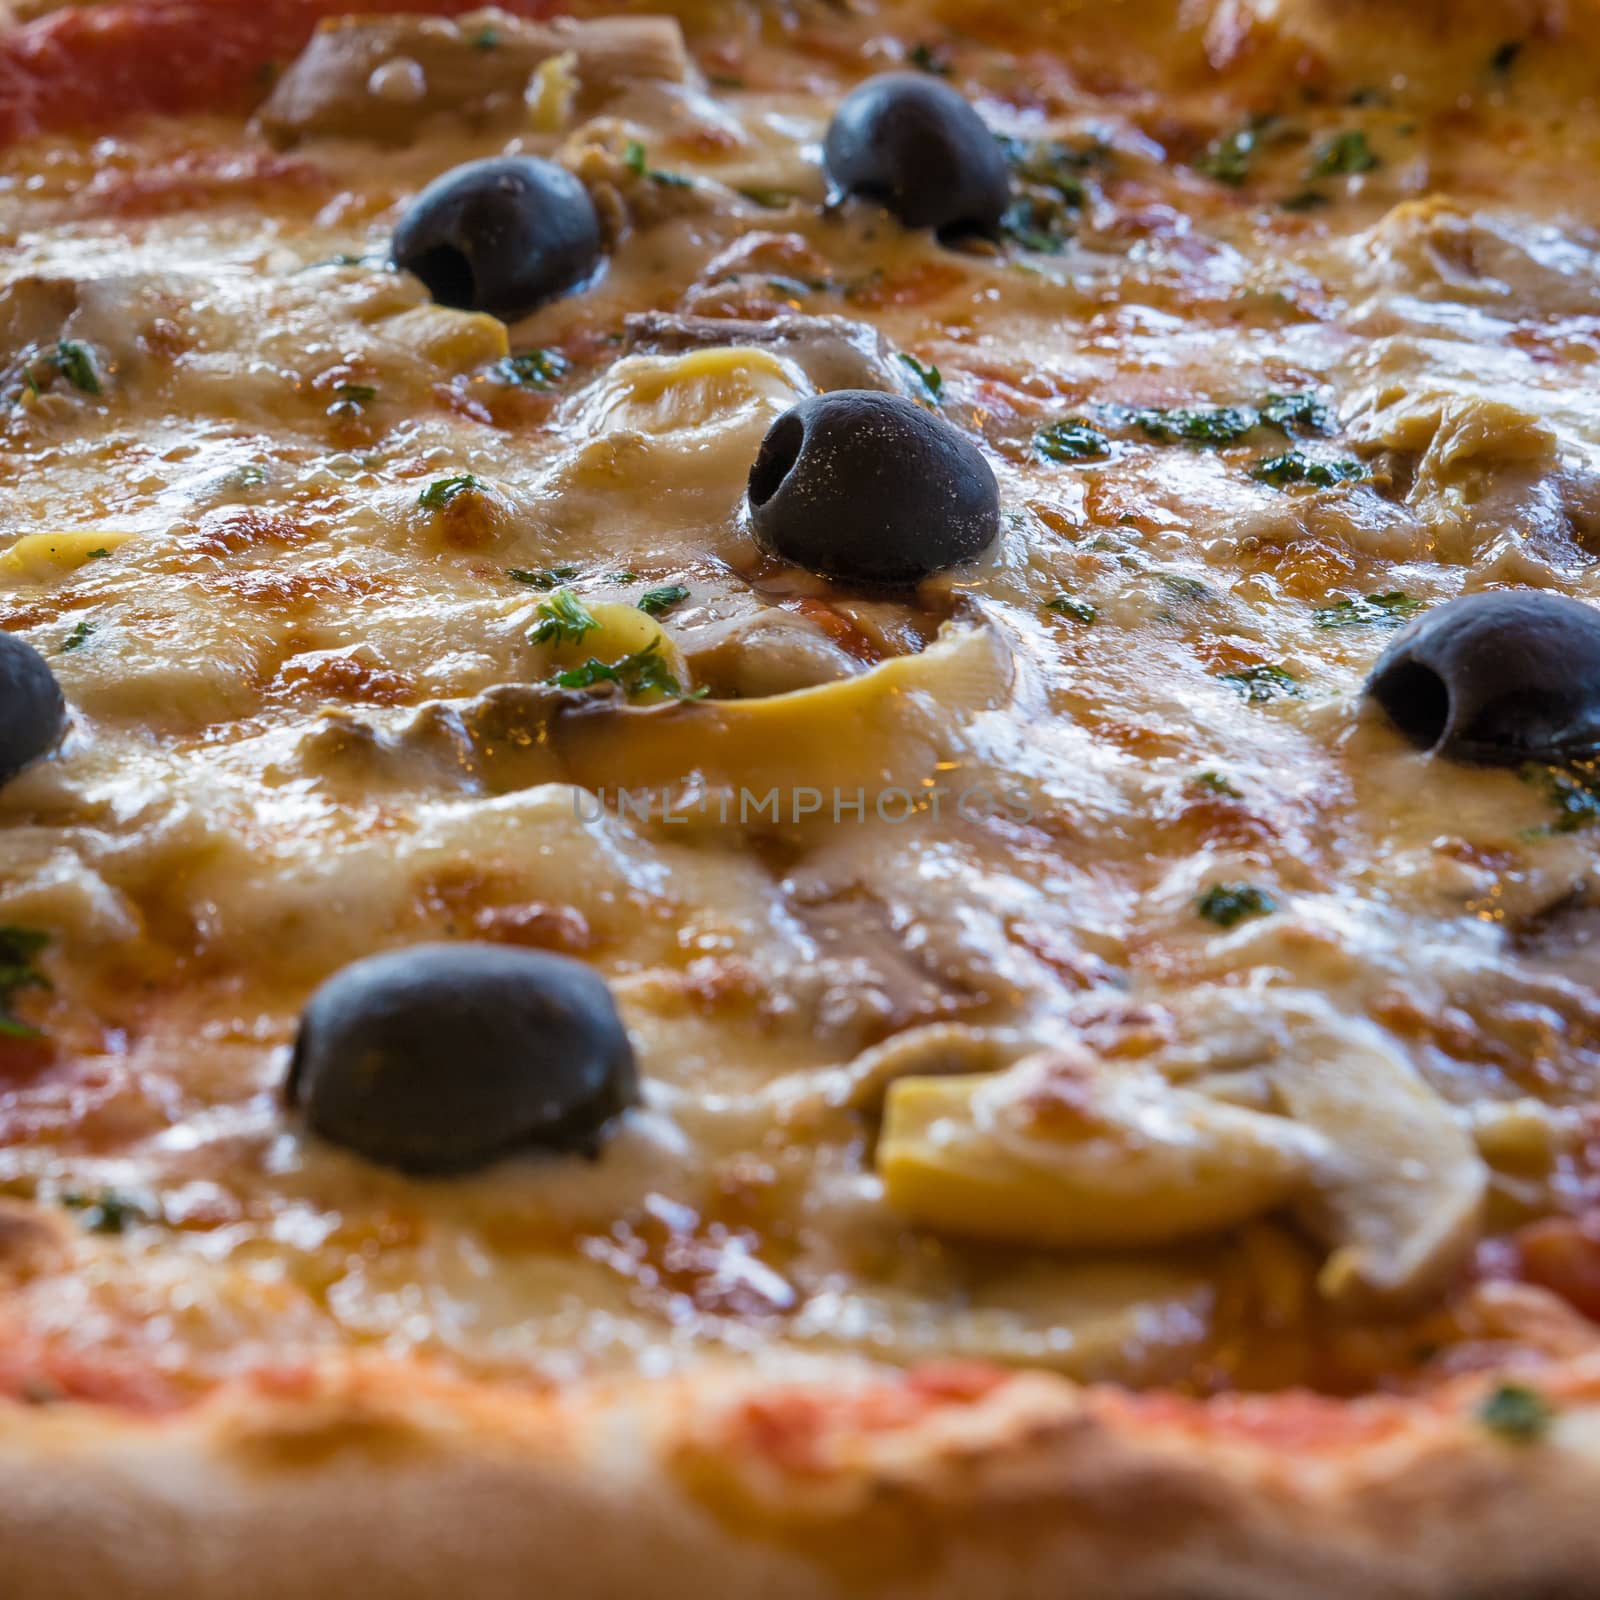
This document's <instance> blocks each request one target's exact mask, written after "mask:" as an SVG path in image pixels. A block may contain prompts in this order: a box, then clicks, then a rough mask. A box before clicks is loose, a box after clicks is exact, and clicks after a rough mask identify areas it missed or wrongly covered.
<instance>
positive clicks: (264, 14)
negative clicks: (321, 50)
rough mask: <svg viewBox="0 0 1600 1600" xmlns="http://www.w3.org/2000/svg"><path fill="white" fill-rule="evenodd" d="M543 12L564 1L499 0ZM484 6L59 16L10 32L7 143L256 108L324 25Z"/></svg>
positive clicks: (274, 4)
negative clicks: (363, 16) (356, 16)
mask: <svg viewBox="0 0 1600 1600" xmlns="http://www.w3.org/2000/svg"><path fill="white" fill-rule="evenodd" d="M497 3H498V4H499V6H500V7H501V9H503V10H506V11H510V12H514V13H515V14H517V15H518V16H524V17H544V16H548V15H550V14H551V13H552V12H555V11H558V10H560V9H561V7H560V5H559V4H558V3H557V0H497ZM482 4H483V0H377V3H373V0H367V3H365V4H363V3H362V0H247V3H246V0H241V3H237V4H229V3H227V0H211V3H207V0H150V3H146V4H136V5H116V4H111V5H100V6H92V7H89V8H88V9H86V10H81V11H80V10H73V9H68V10H63V11H55V12H51V13H50V14H49V15H47V16H44V17H40V18H39V19H38V20H37V21H35V22H30V23H27V24H25V25H24V26H22V27H19V28H13V29H12V30H10V31H9V32H7V33H5V34H3V35H0V145H5V144H13V143H15V142H16V141H17V140H19V139H25V138H28V137H29V136H30V135H32V134H36V133H63V132H69V131H79V130H90V129H95V128H103V127H107V126H110V125H111V124H113V123H116V122H120V121H122V120H124V119H127V118H131V117H135V116H139V115H143V114H158V115H167V116H183V115H193V114H196V113H201V112H224V113H225V112H238V113H244V112H248V111H249V110H251V109H252V108H253V107H254V106H255V105H257V104H258V103H259V102H260V101H261V100H262V99H263V98H264V97H265V95H266V93H267V91H268V89H269V88H270V87H271V84H272V79H273V76H274V74H275V73H276V72H278V71H280V70H281V69H282V68H283V67H285V66H287V65H288V63H289V62H290V61H292V60H293V59H294V57H295V56H296V55H298V54H299V53H300V50H301V48H302V47H303V46H304V44H305V42H306V40H307V39H309V38H310V37H311V34H312V32H313V31H314V30H315V28H316V26H317V24H318V23H319V22H321V21H322V20H323V19H324V18H327V17H338V16H348V15H350V14H351V13H352V12H362V11H371V12H379V11H381V12H386V13H398V12H423V13H428V14H431V15H438V16H453V15H455V14H457V13H458V12H463V11H471V10H475V9H477V8H479V7H480V6H481V5H482Z"/></svg>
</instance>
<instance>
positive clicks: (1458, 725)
mask: <svg viewBox="0 0 1600 1600" xmlns="http://www.w3.org/2000/svg"><path fill="white" fill-rule="evenodd" d="M1366 692H1367V693H1368V694H1369V695H1371V696H1372V698H1373V699H1374V700H1376V701H1377V703H1378V704H1379V705H1380V706H1382V707H1383V709H1384V711H1386V712H1387V713H1388V715H1389V720H1390V721H1391V722H1393V723H1394V725H1395V726H1396V727H1397V728H1398V729H1399V730H1400V732H1401V733H1403V734H1404V735H1405V736H1406V738H1408V739H1409V740H1410V741H1411V742H1412V744H1414V745H1416V746H1418V747H1419V748H1420V749H1424V750H1429V751H1432V753H1433V754H1434V755H1439V756H1448V757H1450V758H1451V759H1452V760H1455V761H1475V762H1480V763H1484V764H1486V765H1490V766H1516V765H1517V764H1518V763H1520V762H1523V761H1529V760H1562V759H1567V758H1571V757H1573V756H1580V755H1585V754H1588V753H1591V752H1593V751H1594V750H1595V749H1596V748H1600V611H1597V610H1596V609H1595V608H1594V607H1592V606H1586V605H1584V604H1583V603H1582V602H1581V601H1578V600H1569V599H1567V598H1566V596H1564V595H1559V594H1547V593H1545V592H1543V591H1542V590H1486V591H1484V592H1482V593H1479V594H1469V595H1464V596H1463V597H1462V598H1461V599H1459V600H1452V601H1451V602H1450V603H1449V604H1448V605H1443V606H1440V607H1439V609H1438V610H1437V611H1430V612H1429V613H1428V614H1427V615H1426V616H1425V617H1421V618H1419V619H1418V620H1417V621H1416V622H1413V623H1412V624H1411V625H1410V627H1408V628H1407V629H1406V630H1405V631H1404V632H1403V633H1400V634H1398V635H1396V637H1395V640H1394V642H1393V643H1392V644H1391V645H1390V646H1389V648H1388V649H1387V650H1385V651H1384V653H1383V655H1382V656H1381V657H1380V658H1379V660H1378V664H1377V666H1375V667H1374V668H1373V669H1372V675H1371V677H1369V678H1368V679H1367V686H1366Z"/></svg>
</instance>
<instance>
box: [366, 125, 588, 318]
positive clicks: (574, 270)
mask: <svg viewBox="0 0 1600 1600" xmlns="http://www.w3.org/2000/svg"><path fill="white" fill-rule="evenodd" d="M391 254H392V256H393V258H394V264H395V265H396V266H397V267H400V268H402V269H404V270H405V271H406V272H414V273H415V274H416V275H417V276H418V277H419V278H421V279H422V281H423V282H424V283H425V284H426V285H427V286H428V293H429V294H431V295H432V296H433V298H434V299H435V300H437V301H438V302H439V304H440V305H443V306H455V307H457V308H458V309H460V310H462V311H488V312H490V313H492V314H493V315H494V316H497V317H500V318H502V319H503V320H504V321H507V322H514V321H515V320H516V319H517V318H518V317H523V316H526V315H527V314H528V313H529V312H530V311H532V310H533V309H534V308H535V307H536V306H541V305H543V304H544V302H545V301H546V300H554V299H555V298H556V296H557V295H561V294H565V293H566V292H567V291H568V290H569V289H573V288H576V287H577V286H578V285H579V284H580V283H582V282H583V281H584V280H585V279H587V278H589V277H590V276H591V275H592V274H593V272H594V270H595V268H596V267H597V266H598V265H599V262H600V219H599V217H598V216H597V215H596V214H595V209H594V202H593V201H592V200H590V198H589V191H588V190H587V189H585V188H584V186H583V184H582V183H580V182H579V181H578V179H577V178H575V177H573V175H572V174H571V173H570V172H568V171H567V169H566V168H565V167H558V166H557V165H556V164H555V163H554V162H553V161H540V160H539V159H538V158H537V157H535V156H499V157H496V158H495V159H493V160H490V161H469V162H467V163H466V165H465V166H460V167H454V168H452V169H451V170H450V171H449V172H447V173H445V174H444V176H443V177H440V178H435V179H434V180H433V182H432V183H430V184H429V185H428V186H427V188H426V189H424V190H423V191H422V193H421V194H419V195H418V196H417V198H416V199H415V200H413V201H412V202H411V208H410V209H409V210H408V211H407V212H406V214H405V215H404V216H403V217H401V219H400V222H399V224H398V226H397V227H396V228H395V230H394V245H393V249H392V251H391Z"/></svg>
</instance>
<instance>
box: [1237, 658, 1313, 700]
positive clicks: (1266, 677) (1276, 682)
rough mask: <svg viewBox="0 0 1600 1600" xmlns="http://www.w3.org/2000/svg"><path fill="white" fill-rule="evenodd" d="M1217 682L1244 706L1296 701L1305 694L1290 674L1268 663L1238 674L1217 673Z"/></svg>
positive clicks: (1243, 670) (1245, 669) (1240, 671)
mask: <svg viewBox="0 0 1600 1600" xmlns="http://www.w3.org/2000/svg"><path fill="white" fill-rule="evenodd" d="M1217 682H1218V683H1225V684H1227V686H1228V687H1229V688H1230V689H1232V690H1233V691H1234V692H1235V693H1236V694H1238V695H1239V696H1241V697H1242V698H1243V700H1244V702H1245V704H1246V705H1252V706H1261V705H1265V704H1266V703H1267V702H1268V701H1269V700H1278V699H1282V698H1285V697H1287V698H1289V699H1292V700H1298V699H1300V698H1302V697H1303V696H1304V694H1305V690H1303V689H1302V688H1301V687H1300V684H1299V682H1298V681H1297V680H1296V679H1295V676H1294V674H1293V673H1291V672H1285V671H1284V669H1283V668H1282V667H1275V666H1272V665H1271V664H1270V663H1268V664H1266V665H1263V666H1259V667H1242V668H1240V670H1239V671H1238V672H1219V673H1218V674H1217Z"/></svg>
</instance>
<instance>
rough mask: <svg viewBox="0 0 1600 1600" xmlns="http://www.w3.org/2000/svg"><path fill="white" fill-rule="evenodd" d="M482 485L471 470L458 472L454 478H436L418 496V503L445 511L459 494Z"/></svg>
mask: <svg viewBox="0 0 1600 1600" xmlns="http://www.w3.org/2000/svg"><path fill="white" fill-rule="evenodd" d="M482 487H483V485H482V484H481V483H480V482H479V481H478V480H477V479H476V478H475V477H473V475H472V474H471V473H470V472H458V473H456V475H455V476H454V477H452V478H435V479H434V481H433V482H432V483H430V484H429V485H428V487H427V488H426V489H424V490H423V491H422V493H421V494H419V495H418V496H417V504H418V505H419V506H422V507H423V508H424V509H426V510H428V511H443V510H444V508H445V507H446V506H447V505H449V504H450V503H451V502H452V501H453V500H455V499H456V498H457V497H458V496H459V495H463V494H467V493H469V492H470V491H472V490H475V489H481V488H482Z"/></svg>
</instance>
